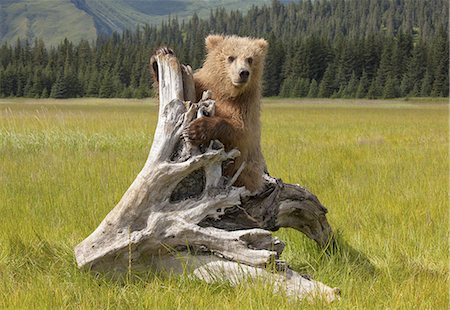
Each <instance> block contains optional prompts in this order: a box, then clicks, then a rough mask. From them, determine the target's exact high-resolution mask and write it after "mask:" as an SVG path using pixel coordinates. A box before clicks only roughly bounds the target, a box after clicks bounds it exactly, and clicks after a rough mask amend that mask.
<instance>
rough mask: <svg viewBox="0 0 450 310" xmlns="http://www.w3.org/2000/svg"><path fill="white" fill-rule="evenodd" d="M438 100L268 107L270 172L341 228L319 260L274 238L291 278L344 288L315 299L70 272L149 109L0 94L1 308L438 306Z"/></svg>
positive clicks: (441, 228) (146, 125) (274, 103)
mask: <svg viewBox="0 0 450 310" xmlns="http://www.w3.org/2000/svg"><path fill="white" fill-rule="evenodd" d="M446 103H447V100H429V99H423V100H422V99H414V100H408V101H405V100H392V101H366V100H294V99H286V100H282V99H265V100H264V106H263V110H262V122H263V132H262V143H263V151H264V155H265V157H266V161H267V164H268V166H269V170H270V172H271V174H272V175H274V176H276V177H280V178H282V179H283V180H284V181H285V182H290V183H300V184H302V185H304V186H306V187H307V188H308V189H310V190H311V191H312V192H313V193H315V194H316V195H317V196H318V198H319V199H320V200H321V202H322V203H323V204H324V205H325V206H326V207H327V208H328V210H329V214H328V220H329V222H330V224H331V225H332V227H333V228H334V229H335V231H337V232H338V234H339V248H338V249H337V250H336V251H335V253H332V254H331V255H326V254H324V253H322V252H321V251H320V250H319V249H317V248H316V246H315V244H314V243H313V242H312V241H311V240H309V239H307V238H306V237H304V236H303V235H302V234H301V233H300V232H297V231H293V230H288V229H282V230H280V231H279V232H276V235H278V236H279V237H280V238H281V239H282V240H284V241H285V242H286V243H287V248H286V250H285V252H284V254H283V255H284V259H286V260H287V261H288V262H289V264H290V265H291V266H292V267H293V268H294V269H295V270H297V271H299V272H301V273H307V274H310V275H312V276H313V278H314V279H316V280H319V281H321V282H323V283H325V284H327V285H329V286H337V287H339V288H340V289H341V291H342V299H341V301H339V302H336V303H333V304H331V305H325V304H322V303H321V301H320V300H318V301H317V302H316V303H315V304H314V305H311V304H309V303H306V302H291V301H288V300H286V298H284V297H283V296H280V295H276V294H274V293H272V291H271V289H270V287H267V286H266V285H265V284H264V283H257V284H255V285H241V286H239V287H231V286H229V285H227V284H226V283H223V284H216V285H206V284H204V283H201V282H199V281H195V280H190V279H188V278H186V277H168V276H164V275H155V274H152V273H149V274H146V275H142V274H141V275H130V276H129V277H127V278H126V279H123V280H110V279H107V278H105V277H102V276H94V275H92V274H89V273H86V272H81V271H79V270H78V269H77V267H76V263H75V259H74V255H73V247H74V246H75V245H76V244H78V243H79V242H80V241H82V240H83V239H84V238H85V237H86V236H88V235H89V234H90V233H91V232H92V231H93V230H94V229H95V228H96V227H97V225H98V224H99V223H100V221H101V220H102V219H103V217H104V216H105V215H106V214H107V213H108V212H109V211H110V210H111V209H112V208H113V207H114V206H115V204H116V203H117V202H118V201H119V199H120V198H121V196H122V194H123V193H124V192H125V190H126V189H127V188H128V186H129V185H130V184H131V182H132V181H133V180H134V178H135V176H136V175H137V173H138V172H139V171H140V169H141V168H142V166H143V164H144V162H145V159H146V157H147V154H148V150H149V148H150V145H151V140H152V136H153V131H154V129H155V126H156V120H157V109H158V108H157V106H156V104H155V101H154V100H152V99H146V100H120V99H114V100H101V99H76V100H64V101H53V100H34V99H0V184H1V185H0V214H1V217H2V219H1V224H0V308H1V309H4V308H9V309H17V308H27V309H40V308H47V309H56V308H86V309H91V308H101V309H117V308H130V309H177V308H178V309H294V308H311V307H313V308H338V309H386V308H389V309H414V308H415V309H448V302H449V300H448V299H449V296H448V292H449V288H448V281H449V275H448V262H449V261H448V232H449V230H448V217H449V213H448V211H449V210H448V196H447V190H448V185H449V184H448V171H449V161H448V116H449V115H448V106H447V105H446Z"/></svg>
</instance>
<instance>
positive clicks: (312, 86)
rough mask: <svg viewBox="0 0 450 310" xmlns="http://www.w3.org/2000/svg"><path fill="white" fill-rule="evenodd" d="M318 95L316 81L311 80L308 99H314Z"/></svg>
mask: <svg viewBox="0 0 450 310" xmlns="http://www.w3.org/2000/svg"><path fill="white" fill-rule="evenodd" d="M318 93H319V85H318V84H317V81H316V80H312V81H311V84H310V85H309V91H308V95H307V97H308V98H316V97H317V95H318Z"/></svg>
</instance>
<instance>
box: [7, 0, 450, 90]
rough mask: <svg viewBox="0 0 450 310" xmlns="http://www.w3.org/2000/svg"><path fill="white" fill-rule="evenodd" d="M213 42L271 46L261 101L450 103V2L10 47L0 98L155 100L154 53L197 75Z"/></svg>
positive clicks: (337, 5) (320, 9) (312, 7)
mask: <svg viewBox="0 0 450 310" xmlns="http://www.w3.org/2000/svg"><path fill="white" fill-rule="evenodd" d="M210 33H219V34H236V35H240V36H252V37H263V38H265V39H267V40H268V41H269V44H270V45H269V50H268V54H267V58H266V66H265V72H264V81H263V83H264V93H263V94H264V96H281V97H310V98H316V97H321V98H327V97H332V98H370V99H372V98H396V97H447V96H448V95H449V88H448V85H449V39H448V2H447V1H446V0H427V1H423V0H317V1H312V0H302V1H296V2H291V3H283V2H280V1H273V2H272V4H271V5H270V6H261V7H257V6H254V7H252V8H251V9H250V10H249V11H247V12H246V13H242V12H240V11H227V10H225V9H216V10H214V11H211V13H210V17H209V18H206V19H200V18H199V17H198V16H196V15H194V16H192V17H191V18H190V19H186V20H180V19H178V18H177V17H175V16H172V17H170V18H168V19H167V20H166V21H165V22H163V23H162V24H161V25H159V26H150V25H144V26H140V27H138V28H137V29H134V30H126V31H123V32H122V33H114V34H112V35H111V36H108V37H105V36H99V37H98V38H97V40H96V42H88V41H85V40H81V41H80V42H70V41H68V40H67V39H66V40H64V41H63V42H61V43H60V44H59V45H58V46H47V45H46V44H45V42H43V40H36V41H35V42H28V41H24V40H18V41H17V42H6V43H4V44H2V45H1V46H0V97H31V98H48V97H51V98H74V97H103V98H111V97H122V98H143V97H148V96H152V95H153V93H154V92H153V90H152V88H151V84H152V83H151V77H150V71H149V69H148V63H149V58H150V56H151V54H152V53H153V51H154V50H155V48H157V47H158V46H161V45H167V46H169V47H171V48H173V49H174V51H175V53H176V54H177V56H178V58H179V59H180V60H181V61H182V62H183V63H187V64H190V65H191V66H192V67H193V68H194V69H195V68H199V67H200V66H201V65H202V61H203V58H204V55H205V50H204V38H205V37H206V36H207V35H208V34H210Z"/></svg>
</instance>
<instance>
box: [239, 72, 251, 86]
mask: <svg viewBox="0 0 450 310" xmlns="http://www.w3.org/2000/svg"><path fill="white" fill-rule="evenodd" d="M249 76H250V71H248V70H245V69H243V70H240V71H239V78H240V80H241V82H242V83H243V82H247V80H248V77H249Z"/></svg>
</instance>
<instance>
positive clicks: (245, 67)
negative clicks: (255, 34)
mask: <svg viewBox="0 0 450 310" xmlns="http://www.w3.org/2000/svg"><path fill="white" fill-rule="evenodd" d="M205 41H206V49H207V56H206V59H205V62H204V65H203V67H202V68H201V69H199V70H198V71H197V72H196V73H195V74H194V81H195V87H196V92H197V99H200V98H201V95H202V93H203V91H205V90H210V91H211V92H212V99H214V100H215V101H216V111H215V115H214V116H213V117H203V118H200V119H197V120H195V121H193V122H192V123H191V125H190V126H189V128H188V129H187V135H188V137H189V139H190V140H191V141H192V142H193V143H194V144H197V145H199V144H205V143H208V142H209V141H211V140H213V139H218V140H219V141H221V142H222V143H223V144H224V145H225V149H226V150H227V151H228V150H230V149H233V148H237V149H239V151H240V152H241V156H239V157H238V158H236V160H235V162H234V164H232V165H229V166H228V167H227V168H226V171H224V174H225V175H227V176H232V175H234V173H235V172H236V171H237V169H238V168H239V167H240V166H241V164H242V162H244V161H245V162H246V166H245V168H244V170H243V171H242V173H241V175H240V176H239V178H238V180H237V181H236V183H235V185H237V186H245V187H246V188H247V189H249V190H250V191H252V192H253V191H258V190H260V189H261V187H262V185H263V174H264V169H265V162H264V158H263V156H262V153H261V146H260V140H261V124H260V98H261V80H262V72H263V66H264V58H265V55H266V51H267V42H266V41H265V40H264V39H252V38H243V37H237V36H221V35H210V36H208V37H207V38H206V40H205Z"/></svg>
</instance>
